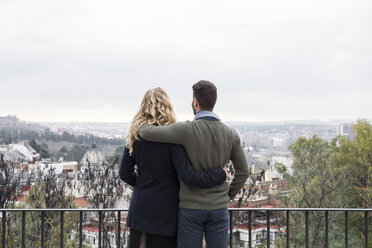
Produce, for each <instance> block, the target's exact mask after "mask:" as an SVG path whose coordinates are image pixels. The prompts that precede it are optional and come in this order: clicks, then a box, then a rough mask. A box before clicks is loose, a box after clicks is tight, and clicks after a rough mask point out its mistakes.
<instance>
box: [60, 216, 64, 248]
mask: <svg viewBox="0 0 372 248" xmlns="http://www.w3.org/2000/svg"><path fill="white" fill-rule="evenodd" d="M63 214H64V212H63V211H61V231H60V234H59V235H60V237H59V238H60V247H61V248H63V222H64V221H63Z"/></svg>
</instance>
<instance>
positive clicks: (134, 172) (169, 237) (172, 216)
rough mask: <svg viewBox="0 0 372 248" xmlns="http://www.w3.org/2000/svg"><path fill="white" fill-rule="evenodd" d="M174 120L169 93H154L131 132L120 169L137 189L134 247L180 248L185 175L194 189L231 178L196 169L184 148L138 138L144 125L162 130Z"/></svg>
mask: <svg viewBox="0 0 372 248" xmlns="http://www.w3.org/2000/svg"><path fill="white" fill-rule="evenodd" d="M174 122H176V119H175V115H174V112H173V108H172V105H171V103H170V100H169V97H168V96H167V94H166V93H165V91H164V90H163V89H161V88H155V89H150V90H148V91H147V92H146V94H145V96H144V97H143V99H142V103H141V107H140V110H139V111H138V113H137V114H136V115H135V117H134V119H133V121H132V124H131V127H130V129H129V134H128V137H127V143H126V147H125V149H124V155H123V159H122V161H121V165H120V170H119V174H120V178H121V179H122V180H123V181H124V182H126V183H128V184H129V185H131V186H133V187H134V190H133V195H132V198H131V201H130V206H129V212H128V219H127V226H129V227H130V246H129V247H130V248H138V247H140V248H142V247H147V248H151V247H162V248H166V247H170V248H174V247H176V246H177V238H176V234H177V215H178V202H179V199H178V193H179V177H180V178H181V180H182V181H183V182H184V183H185V184H186V185H187V186H190V187H213V186H216V185H219V184H222V183H223V182H224V181H225V179H226V174H225V171H224V170H222V169H216V170H210V171H197V170H195V169H193V167H192V165H191V164H190V161H189V159H188V156H187V153H186V151H185V149H184V148H183V147H182V146H179V145H175V144H169V143H157V142H148V141H145V140H143V139H141V138H140V137H138V136H137V130H138V127H139V126H140V125H141V124H143V123H149V124H151V125H158V126H161V125H169V124H172V123H174Z"/></svg>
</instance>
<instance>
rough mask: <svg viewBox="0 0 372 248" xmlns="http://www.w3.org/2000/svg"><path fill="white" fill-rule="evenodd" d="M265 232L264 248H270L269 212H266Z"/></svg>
mask: <svg viewBox="0 0 372 248" xmlns="http://www.w3.org/2000/svg"><path fill="white" fill-rule="evenodd" d="M266 215H267V216H266V229H267V230H266V231H267V236H266V242H267V244H266V247H267V248H270V211H267V212H266Z"/></svg>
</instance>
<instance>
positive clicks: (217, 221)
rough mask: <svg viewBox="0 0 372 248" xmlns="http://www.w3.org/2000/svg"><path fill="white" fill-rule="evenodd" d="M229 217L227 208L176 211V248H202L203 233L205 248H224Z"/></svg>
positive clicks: (226, 241) (226, 240) (182, 209)
mask: <svg viewBox="0 0 372 248" xmlns="http://www.w3.org/2000/svg"><path fill="white" fill-rule="evenodd" d="M228 227H229V215H228V211H227V208H221V209H211V210H209V209H189V208H180V209H179V211H178V234H177V235H178V248H199V247H202V242H203V233H204V234H205V240H206V242H207V247H210V248H226V247H227V243H228Z"/></svg>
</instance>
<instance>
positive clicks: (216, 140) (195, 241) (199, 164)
mask: <svg viewBox="0 0 372 248" xmlns="http://www.w3.org/2000/svg"><path fill="white" fill-rule="evenodd" d="M192 88H193V101H192V108H193V110H194V114H195V118H194V121H186V122H177V123H175V124H172V125H169V126H162V127H156V126H150V125H147V124H145V125H143V126H142V127H141V128H140V129H139V130H138V135H139V136H141V137H142V138H143V139H145V140H148V141H155V142H170V143H176V144H181V145H183V146H184V147H185V149H186V151H187V153H188V155H189V157H190V160H191V162H192V164H193V165H194V167H195V168H196V169H199V170H208V169H215V168H221V165H224V164H227V163H228V162H229V160H231V161H232V163H233V165H234V169H235V175H234V179H233V181H232V183H231V184H230V186H228V185H227V183H226V182H225V183H224V184H222V185H219V186H216V187H213V188H191V187H188V186H186V185H185V184H184V183H182V181H181V183H180V185H181V186H180V209H179V218H178V248H183V247H185V248H198V247H201V246H202V240H203V233H204V234H205V239H206V242H207V246H208V247H212V248H219V247H221V248H226V247H227V242H228V226H229V216H228V210H227V207H228V204H229V200H233V199H234V198H235V196H236V194H237V193H238V192H239V191H240V189H241V187H242V186H243V185H244V183H245V181H246V180H247V177H248V164H247V160H246V158H245V155H244V152H243V149H242V146H241V144H240V138H239V136H238V134H237V132H236V131H235V130H233V129H231V128H229V127H228V126H226V125H225V124H223V123H222V122H221V121H220V118H219V117H218V116H217V115H216V114H215V113H213V108H214V105H215V104H216V101H217V88H216V86H215V85H214V84H213V83H211V82H209V81H205V80H202V81H199V82H197V83H196V84H194V85H193V87H192Z"/></svg>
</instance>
